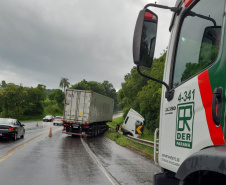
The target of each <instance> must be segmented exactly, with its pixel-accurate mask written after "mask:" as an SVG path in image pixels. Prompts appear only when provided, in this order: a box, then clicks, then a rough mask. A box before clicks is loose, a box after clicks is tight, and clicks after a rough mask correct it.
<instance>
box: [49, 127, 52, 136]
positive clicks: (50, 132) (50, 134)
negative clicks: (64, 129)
mask: <svg viewBox="0 0 226 185" xmlns="http://www.w3.org/2000/svg"><path fill="white" fill-rule="evenodd" d="M49 137H52V129H51V128H50V130H49Z"/></svg>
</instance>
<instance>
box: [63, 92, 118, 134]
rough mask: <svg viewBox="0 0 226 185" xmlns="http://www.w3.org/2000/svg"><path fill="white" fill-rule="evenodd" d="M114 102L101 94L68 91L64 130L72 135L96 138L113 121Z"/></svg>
mask: <svg viewBox="0 0 226 185" xmlns="http://www.w3.org/2000/svg"><path fill="white" fill-rule="evenodd" d="M113 108H114V100H113V99H112V98H109V97H106V96H103V95H101V94H98V93H95V92H92V91H84V90H76V89H67V90H66V94H65V104H64V117H63V120H64V130H63V133H65V134H70V135H83V136H90V137H95V136H98V135H100V134H102V133H103V132H104V131H106V130H107V124H106V123H107V122H109V121H112V116H113Z"/></svg>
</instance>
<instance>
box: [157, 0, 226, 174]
mask: <svg viewBox="0 0 226 185" xmlns="http://www.w3.org/2000/svg"><path fill="white" fill-rule="evenodd" d="M182 7H183V12H182V13H181V14H180V15H179V16H177V18H176V20H177V21H178V24H177V25H174V28H173V29H174V30H173V33H174V35H173V37H171V42H170V45H169V53H168V55H169V57H168V61H166V67H165V70H166V72H165V76H164V81H166V82H167V81H168V82H169V86H170V88H171V90H172V91H174V97H173V99H172V100H171V101H168V100H167V99H166V98H162V105H161V118H160V148H159V164H160V166H162V167H163V168H166V169H171V170H172V171H175V172H176V171H177V169H178V167H179V166H180V164H181V163H182V162H183V161H184V160H185V159H186V158H187V157H188V156H189V155H191V154H193V153H195V152H197V151H199V150H201V149H203V148H205V147H208V146H213V145H220V144H224V143H225V140H224V139H225V134H224V133H225V130H223V129H224V128H225V126H224V119H225V103H224V101H225V88H226V83H225V80H226V72H225V69H226V52H225V51H223V48H226V46H224V45H225V43H226V42H225V41H224V40H225V39H224V37H223V36H224V32H225V29H224V28H223V27H222V25H225V23H223V22H225V19H224V12H225V8H224V7H225V0H218V1H213V0H203V1H184V3H183V4H182ZM224 50H225V49H224ZM163 94H165V92H164V91H163ZM219 120H220V121H219Z"/></svg>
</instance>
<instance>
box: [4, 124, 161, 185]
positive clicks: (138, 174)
mask: <svg viewBox="0 0 226 185" xmlns="http://www.w3.org/2000/svg"><path fill="white" fill-rule="evenodd" d="M38 124H39V127H36V122H32V123H25V128H26V135H25V138H24V139H18V140H17V141H16V142H14V141H11V140H1V141H0V179H1V184H9V185H10V184H12V185H13V184H18V185H31V184H32V185H36V184H37V185H40V184H42V185H51V184H54V185H58V184H59V185H62V184H66V185H71V184H152V175H153V174H154V173H155V172H157V171H159V168H158V167H156V166H155V165H154V163H153V162H152V161H151V160H148V159H146V158H145V157H143V156H140V155H139V154H136V153H134V152H132V151H130V150H129V149H127V148H123V147H121V146H118V145H117V144H116V143H115V142H113V141H111V140H109V139H108V138H106V137H105V136H100V137H98V138H80V137H72V136H68V135H64V134H62V133H61V130H62V127H57V126H52V123H45V124H44V125H43V126H42V122H38ZM50 127H53V128H54V130H53V135H52V137H49V136H48V132H49V128H50ZM18 146H19V147H18ZM7 152H9V153H7ZM3 154H6V155H5V156H2V155H3Z"/></svg>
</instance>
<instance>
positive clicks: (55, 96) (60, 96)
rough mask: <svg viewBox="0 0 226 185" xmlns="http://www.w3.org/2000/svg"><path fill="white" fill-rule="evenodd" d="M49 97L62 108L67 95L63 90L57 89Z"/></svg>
mask: <svg viewBox="0 0 226 185" xmlns="http://www.w3.org/2000/svg"><path fill="white" fill-rule="evenodd" d="M48 97H49V99H50V100H52V101H54V100H55V101H56V102H57V104H58V105H59V106H62V104H63V100H64V98H65V95H64V92H63V91H62V90H60V89H55V91H54V92H53V93H50V94H49V96H48Z"/></svg>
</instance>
